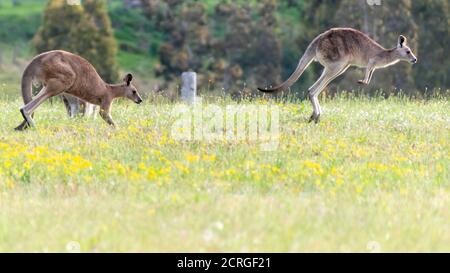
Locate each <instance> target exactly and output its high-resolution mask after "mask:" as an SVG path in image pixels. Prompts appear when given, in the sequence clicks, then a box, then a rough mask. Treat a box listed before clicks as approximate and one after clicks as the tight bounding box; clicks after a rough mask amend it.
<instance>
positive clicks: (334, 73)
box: [309, 63, 349, 123]
mask: <svg viewBox="0 0 450 273" xmlns="http://www.w3.org/2000/svg"><path fill="white" fill-rule="evenodd" d="M348 67H349V66H348V64H347V63H344V64H333V65H328V66H326V67H325V69H324V70H323V72H322V75H321V76H320V78H319V79H318V80H317V81H316V83H314V84H313V85H312V86H311V87H310V88H309V99H310V100H311V103H312V105H313V113H312V115H311V117H310V119H309V122H312V121H314V122H315V123H319V120H320V115H321V114H322V109H321V107H320V104H319V99H318V97H319V94H320V93H321V92H322V91H323V89H325V88H326V87H327V85H328V84H330V82H331V81H333V80H334V79H336V78H337V77H338V76H339V75H341V74H343V73H344V72H345V71H346V70H347V69H348Z"/></svg>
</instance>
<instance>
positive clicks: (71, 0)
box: [66, 0, 81, 6]
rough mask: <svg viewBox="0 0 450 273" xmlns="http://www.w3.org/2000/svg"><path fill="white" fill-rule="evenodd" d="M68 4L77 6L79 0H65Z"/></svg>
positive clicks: (79, 2) (79, 3)
mask: <svg viewBox="0 0 450 273" xmlns="http://www.w3.org/2000/svg"><path fill="white" fill-rule="evenodd" d="M66 1H67V5H69V6H79V5H81V0H66Z"/></svg>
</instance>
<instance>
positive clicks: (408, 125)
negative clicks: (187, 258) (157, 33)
mask: <svg viewBox="0 0 450 273" xmlns="http://www.w3.org/2000/svg"><path fill="white" fill-rule="evenodd" d="M217 103H218V105H220V106H225V104H233V102H226V101H219V102H217ZM243 103H244V104H245V103H249V104H253V105H261V104H267V103H270V104H275V102H273V101H264V100H258V101H252V102H243ZM20 104H21V103H20V101H19V100H18V99H16V98H11V97H10V98H5V97H3V98H2V99H0V112H1V114H0V130H1V132H2V133H1V136H0V251H2V252H3V251H39V252H40V251H49V252H55V251H56V252H60V251H62V252H64V251H67V250H73V249H77V248H78V246H79V247H80V250H81V251H83V252H97V251H106V252H111V251H139V252H140V251H151V252H153V251H164V252H165V251H182V252H185V251H186V252H192V251H201V252H203V251H219V252H223V251H226V252H228V251H238V252H240V251H251V252H260V251H262V252H267V251H270V252H272V251H276V252H279V251H283V252H284V251H292V252H298V251H300V252H302V251H313V252H324V251H326V252H328V251H338V252H347V251H356V252H372V251H375V252H376V251H381V252H391V251H394V252H396V251H409V252H410V251H450V233H449V232H448V231H449V230H450V211H449V209H448V208H449V207H450V172H449V171H450V170H449V166H450V140H449V138H450V115H449V113H450V105H449V102H448V100H444V99H442V100H432V101H427V102H422V101H420V102H419V101H408V100H406V99H397V98H392V99H389V100H382V99H375V100H368V99H344V98H337V99H335V100H332V101H325V103H324V105H323V109H324V111H325V115H324V116H323V121H322V123H321V124H319V125H312V124H308V123H306V121H305V119H306V117H307V116H308V115H309V114H310V111H311V109H310V108H311V107H310V105H309V103H307V102H303V103H292V104H291V103H278V104H276V105H277V106H278V107H279V108H280V109H281V110H282V111H281V114H280V125H281V137H280V144H279V147H278V149H276V150H274V151H270V152H267V151H262V150H261V149H260V147H259V145H257V144H258V143H254V142H245V141H244V142H236V143H234V142H226V141H216V142H212V143H208V142H177V141H174V140H173V139H172V138H171V134H170V129H171V125H172V123H173V122H174V117H173V116H172V115H171V110H172V108H173V107H174V105H171V104H168V103H165V102H163V101H159V100H155V101H153V102H150V101H147V102H146V104H144V105H141V106H136V105H134V104H132V103H131V102H130V103H129V102H125V101H123V102H119V103H117V104H116V105H115V108H114V109H113V117H114V118H115V120H116V122H117V124H118V125H119V129H111V128H108V127H107V126H106V125H105V124H104V122H103V121H102V120H101V119H100V118H91V119H81V118H79V119H75V120H70V119H68V118H67V117H66V116H65V112H64V109H63V108H62V105H61V104H60V103H56V102H55V103H54V104H53V105H51V104H49V103H47V104H45V105H43V107H42V108H39V109H38V111H37V114H36V123H37V126H38V127H37V129H34V130H30V131H28V132H23V133H18V132H14V131H13V130H12V128H13V127H15V126H16V125H17V124H18V123H19V122H20V121H21V118H20V117H19V115H18V108H19V106H20Z"/></svg>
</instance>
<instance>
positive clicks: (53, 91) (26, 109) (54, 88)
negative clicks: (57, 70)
mask: <svg viewBox="0 0 450 273" xmlns="http://www.w3.org/2000/svg"><path fill="white" fill-rule="evenodd" d="M62 88H63V85H62V84H61V83H60V82H59V81H57V80H50V81H49V82H48V84H47V85H46V86H44V88H42V90H41V91H40V92H39V94H37V95H36V97H34V98H33V100H32V101H30V102H29V103H28V104H27V105H25V106H23V107H22V108H20V113H22V116H23V118H24V119H25V121H26V122H27V124H28V126H31V127H34V121H33V118H32V115H33V113H34V111H35V110H36V108H38V107H39V106H40V105H41V104H42V103H43V102H44V101H45V100H47V99H48V98H51V97H53V96H56V95H58V94H60V93H62V92H63V90H62Z"/></svg>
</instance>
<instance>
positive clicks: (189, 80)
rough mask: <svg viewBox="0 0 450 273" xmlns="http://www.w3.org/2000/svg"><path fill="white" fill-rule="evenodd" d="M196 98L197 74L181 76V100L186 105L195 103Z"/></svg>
mask: <svg viewBox="0 0 450 273" xmlns="http://www.w3.org/2000/svg"><path fill="white" fill-rule="evenodd" d="M196 96H197V73H195V72H184V73H183V74H181V99H182V100H183V101H184V102H187V103H195V100H196Z"/></svg>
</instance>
